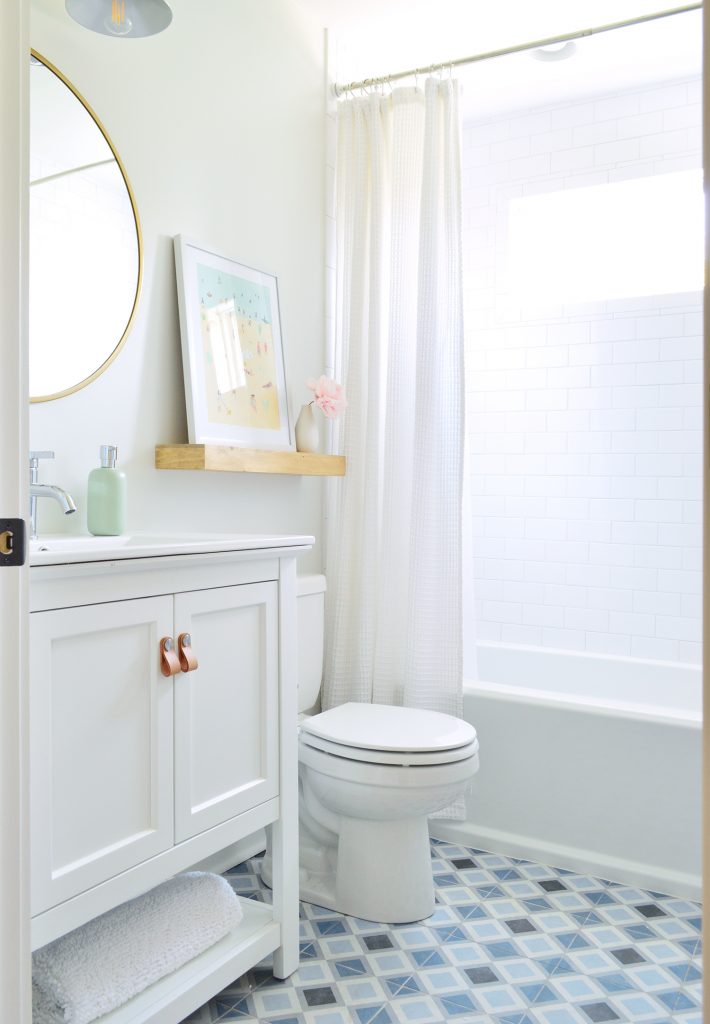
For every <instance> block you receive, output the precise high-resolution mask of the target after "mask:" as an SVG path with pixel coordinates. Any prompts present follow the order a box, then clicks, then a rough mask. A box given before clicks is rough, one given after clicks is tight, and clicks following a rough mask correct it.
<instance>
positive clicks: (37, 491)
mask: <svg viewBox="0 0 710 1024" xmlns="http://www.w3.org/2000/svg"><path fill="white" fill-rule="evenodd" d="M53 458H54V452H30V538H31V539H32V540H36V539H37V499H38V498H54V500H55V501H56V502H58V503H59V504H60V505H61V507H62V510H63V512H64V515H66V516H69V515H71V514H72V512H76V505H75V504H74V499H73V498H72V496H71V494H67V492H66V491H63V490H62V488H61V487H56V486H55V485H54V484H40V483H38V482H37V476H38V474H39V460H40V459H53Z"/></svg>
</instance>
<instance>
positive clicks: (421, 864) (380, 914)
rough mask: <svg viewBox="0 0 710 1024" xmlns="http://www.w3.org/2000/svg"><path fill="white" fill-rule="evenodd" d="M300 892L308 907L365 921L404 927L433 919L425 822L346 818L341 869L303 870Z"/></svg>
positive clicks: (340, 843) (340, 848)
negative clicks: (334, 911) (313, 905)
mask: <svg viewBox="0 0 710 1024" xmlns="http://www.w3.org/2000/svg"><path fill="white" fill-rule="evenodd" d="M307 845H308V842H307V837H306V836H303V837H302V846H306V847H307ZM304 862H307V857H304V858H302V864H303V863H304ZM300 892H301V899H302V900H305V901H306V902H307V903H315V904H317V905H318V906H321V907H327V908H328V909H330V910H336V911H338V913H341V914H348V915H349V916H351V917H359V918H362V919H363V920H365V921H378V922H382V923H385V924H406V923H408V922H410V921H421V920H422V919H423V918H425V917H429V916H430V915H431V914H432V913H433V912H434V883H433V878H432V870H431V853H430V847H429V829H428V825H427V819H426V818H406V819H403V820H402V819H401V820H399V821H362V820H360V819H354V818H342V819H341V823H340V833H339V841H338V856H337V868H336V869H335V871H333V872H330V873H325V874H324V873H319V874H311V873H310V872H308V871H307V869H306V870H304V871H303V872H302V876H301V883H300Z"/></svg>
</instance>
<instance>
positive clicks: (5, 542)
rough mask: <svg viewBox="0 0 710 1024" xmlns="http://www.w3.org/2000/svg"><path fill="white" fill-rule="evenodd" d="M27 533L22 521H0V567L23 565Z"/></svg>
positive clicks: (25, 556) (25, 554)
mask: <svg viewBox="0 0 710 1024" xmlns="http://www.w3.org/2000/svg"><path fill="white" fill-rule="evenodd" d="M26 559H27V531H26V528H25V521H24V519H0V567H4V566H10V565H24V564H25V561H26Z"/></svg>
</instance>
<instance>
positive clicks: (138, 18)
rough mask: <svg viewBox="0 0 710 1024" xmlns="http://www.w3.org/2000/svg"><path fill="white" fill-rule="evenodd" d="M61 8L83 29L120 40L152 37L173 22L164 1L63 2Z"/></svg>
mask: <svg viewBox="0 0 710 1024" xmlns="http://www.w3.org/2000/svg"><path fill="white" fill-rule="evenodd" d="M64 6H65V7H66V11H67V14H68V15H69V17H70V18H73V19H74V21H76V22H78V23H79V25H82V26H83V27H84V28H88V29H91V31H92V32H100V33H101V34H102V35H104V36H116V37H117V38H121V39H139V38H142V37H143V36H154V35H156V33H158V32H162V31H163V29H165V28H167V27H168V25H169V24H170V22H171V21H172V20H173V14H172V11H171V10H170V8H169V7H168V5H167V4H166V3H165V0H65V3H64Z"/></svg>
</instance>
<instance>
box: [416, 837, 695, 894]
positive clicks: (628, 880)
mask: <svg viewBox="0 0 710 1024" xmlns="http://www.w3.org/2000/svg"><path fill="white" fill-rule="evenodd" d="M429 833H430V835H431V836H432V838H434V839H441V840H443V841H444V842H446V843H455V844H457V845H460V846H468V847H473V848H474V849H477V850H486V851H491V852H495V853H500V854H503V855H504V856H508V857H519V858H521V859H522V860H532V861H537V862H539V863H542V864H550V865H554V866H555V867H560V868H566V869H567V870H570V871H577V872H579V873H580V874H584V875H592V876H593V877H595V878H605V879H607V880H609V881H612V882H621V883H622V884H624V885H633V886H638V887H639V888H642V889H651V890H653V891H654V892H661V893H666V894H667V895H670V896H679V897H683V898H685V899H691V900H700V899H701V898H702V879H701V876H700V875H692V874H687V873H684V872H679V871H670V870H668V869H666V868H662V867H658V866H656V865H654V864H644V863H640V862H638V861H631V860H623V859H622V858H620V857H605V856H604V855H603V854H600V853H594V852H591V851H589V850H581V849H578V848H576V847H573V846H560V845H559V844H558V843H546V842H544V841H542V840H540V839H537V838H535V837H533V836H522V835H516V834H515V833H514V832H501V831H499V830H498V829H490V828H480V827H476V826H475V825H474V823H473V822H470V821H449V820H446V819H441V818H438V819H432V820H430V822H429Z"/></svg>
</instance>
